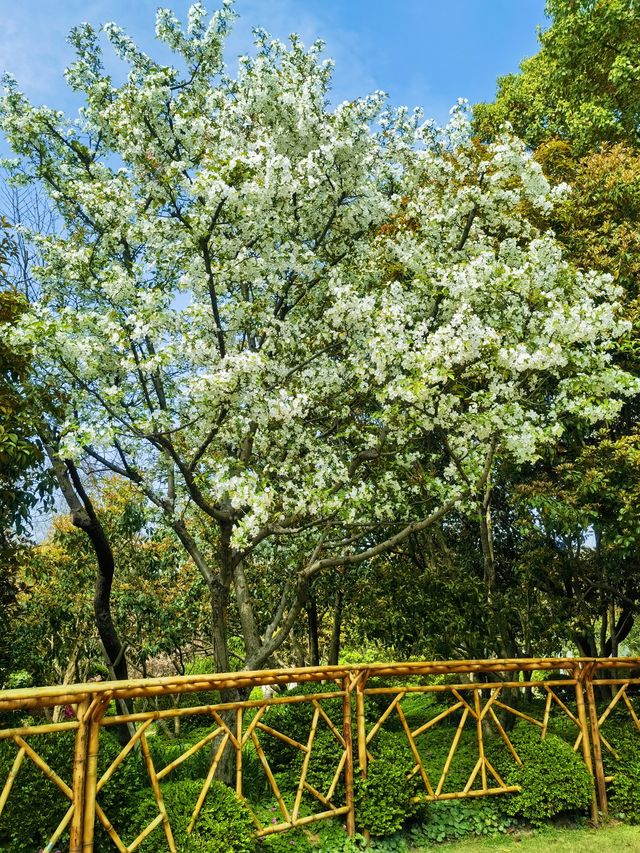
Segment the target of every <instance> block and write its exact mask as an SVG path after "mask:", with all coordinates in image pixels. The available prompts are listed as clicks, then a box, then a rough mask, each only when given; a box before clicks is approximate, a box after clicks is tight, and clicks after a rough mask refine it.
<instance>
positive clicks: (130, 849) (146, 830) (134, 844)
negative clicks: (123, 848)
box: [127, 814, 163, 853]
mask: <svg viewBox="0 0 640 853" xmlns="http://www.w3.org/2000/svg"><path fill="white" fill-rule="evenodd" d="M162 821H163V817H162V815H161V814H159V815H158V816H157V817H156V818H154V819H153V820H152V821H151V823H150V824H149V826H146V827H145V828H144V829H143V830H142V832H141V833H140V835H138V837H137V838H136V839H135V841H132V842H131V844H130V845H129V846H128V847H127V853H133V851H134V850H137V849H138V847H140V845H141V844H142V842H143V841H144V840H145V838H148V837H149V836H150V835H151V833H152V832H153V830H154V829H155V828H156V827H157V826H160V824H161V823H162Z"/></svg>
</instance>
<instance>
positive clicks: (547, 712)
mask: <svg viewBox="0 0 640 853" xmlns="http://www.w3.org/2000/svg"><path fill="white" fill-rule="evenodd" d="M552 702H553V699H552V697H551V691H550V690H547V699H546V702H545V705H544V717H543V718H542V734H541V735H540V738H541V740H544V739H545V738H546V736H547V729H548V728H549V715H550V713H551V703H552Z"/></svg>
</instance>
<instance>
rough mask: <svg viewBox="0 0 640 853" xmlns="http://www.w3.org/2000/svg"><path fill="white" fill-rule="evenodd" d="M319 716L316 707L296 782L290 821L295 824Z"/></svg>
mask: <svg viewBox="0 0 640 853" xmlns="http://www.w3.org/2000/svg"><path fill="white" fill-rule="evenodd" d="M319 717H320V711H319V710H318V709H317V708H316V709H315V711H314V712H313V719H312V720H311V729H310V730H309V739H308V741H307V751H306V753H305V756H304V759H303V761H302V770H301V772H300V782H299V784H298V790H297V792H296V798H295V801H294V803H293V811H292V812H291V821H292V823H294V824H295V822H296V820H297V818H298V812H299V811H300V804H301V802H302V794H303V791H304V783H305V782H306V780H307V771H308V770H309V762H310V760H311V750H312V749H313V741H314V739H315V736H316V729H317V728H318V719H319Z"/></svg>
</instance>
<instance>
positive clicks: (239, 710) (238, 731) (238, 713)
mask: <svg viewBox="0 0 640 853" xmlns="http://www.w3.org/2000/svg"><path fill="white" fill-rule="evenodd" d="M236 742H237V745H236V794H237V796H238V797H239V798H240V799H242V708H236Z"/></svg>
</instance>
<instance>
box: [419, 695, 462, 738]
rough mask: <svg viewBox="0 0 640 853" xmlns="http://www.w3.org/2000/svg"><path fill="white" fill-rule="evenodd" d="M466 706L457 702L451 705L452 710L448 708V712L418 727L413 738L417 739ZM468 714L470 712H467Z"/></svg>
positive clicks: (442, 712) (443, 712)
mask: <svg viewBox="0 0 640 853" xmlns="http://www.w3.org/2000/svg"><path fill="white" fill-rule="evenodd" d="M463 706H464V702H456V703H455V705H451V707H450V708H447V710H446V711H441V713H439V714H438V715H437V716H435V717H433V718H432V719H431V720H429V721H428V722H427V723H424V724H423V725H421V726H418V728H417V729H414V731H412V732H411V736H412V737H414V738H416V737H418V736H419V735H421V734H423V733H424V732H426V731H427V730H428V729H430V728H432V726H435V725H437V723H439V722H440V721H441V720H444V718H445V717H448V716H449V715H450V714H453V713H454V712H455V711H457V710H458V708H462V707H463ZM467 713H468V712H467Z"/></svg>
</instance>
